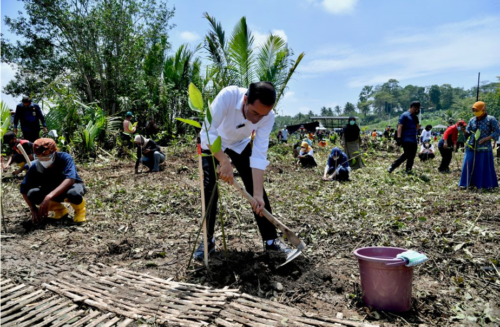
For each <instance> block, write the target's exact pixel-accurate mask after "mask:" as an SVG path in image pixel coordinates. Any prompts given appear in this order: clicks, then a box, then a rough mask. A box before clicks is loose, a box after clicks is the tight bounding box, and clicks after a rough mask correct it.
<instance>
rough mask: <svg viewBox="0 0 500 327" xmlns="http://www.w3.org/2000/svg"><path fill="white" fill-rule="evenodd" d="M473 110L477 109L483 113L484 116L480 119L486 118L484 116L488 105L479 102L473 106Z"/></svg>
mask: <svg viewBox="0 0 500 327" xmlns="http://www.w3.org/2000/svg"><path fill="white" fill-rule="evenodd" d="M472 108H473V109H477V110H479V111H480V112H482V114H481V115H480V116H479V117H481V116H484V114H485V113H486V103H484V102H483V101H478V102H476V103H474V104H473V105H472ZM476 117H477V116H476Z"/></svg>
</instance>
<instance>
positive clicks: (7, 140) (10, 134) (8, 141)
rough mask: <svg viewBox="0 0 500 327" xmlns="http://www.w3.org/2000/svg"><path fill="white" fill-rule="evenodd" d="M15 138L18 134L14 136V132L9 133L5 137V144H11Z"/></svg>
mask: <svg viewBox="0 0 500 327" xmlns="http://www.w3.org/2000/svg"><path fill="white" fill-rule="evenodd" d="M15 138H16V134H14V132H7V133H5V135H4V136H3V143H10V141H12V140H13V139H15Z"/></svg>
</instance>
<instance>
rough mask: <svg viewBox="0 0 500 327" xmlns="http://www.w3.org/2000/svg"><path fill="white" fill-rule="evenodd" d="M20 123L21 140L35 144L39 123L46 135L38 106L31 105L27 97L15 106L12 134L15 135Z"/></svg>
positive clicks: (42, 117) (38, 136)
mask: <svg viewBox="0 0 500 327" xmlns="http://www.w3.org/2000/svg"><path fill="white" fill-rule="evenodd" d="M19 122H20V123H21V131H22V132H23V138H24V139H26V140H28V141H30V142H35V141H36V140H37V139H39V138H40V122H41V123H42V125H43V131H44V132H45V133H47V125H46V124H45V117H44V116H43V113H42V110H41V109H40V106H38V104H36V103H32V102H31V99H30V97H29V96H24V97H23V99H22V102H21V103H20V104H18V105H17V107H16V113H15V115H14V133H15V134H17V124H19Z"/></svg>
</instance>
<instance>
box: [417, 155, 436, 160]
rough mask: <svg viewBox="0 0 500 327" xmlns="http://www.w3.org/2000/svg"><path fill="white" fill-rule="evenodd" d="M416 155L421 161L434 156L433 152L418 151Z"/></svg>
mask: <svg viewBox="0 0 500 327" xmlns="http://www.w3.org/2000/svg"><path fill="white" fill-rule="evenodd" d="M418 157H419V158H420V160H421V161H427V160H429V159H434V158H435V157H436V156H435V155H434V153H419V154H418Z"/></svg>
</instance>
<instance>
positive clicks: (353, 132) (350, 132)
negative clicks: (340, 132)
mask: <svg viewBox="0 0 500 327" xmlns="http://www.w3.org/2000/svg"><path fill="white" fill-rule="evenodd" d="M351 120H354V121H356V117H354V116H351V117H349V120H348V121H347V125H346V126H345V127H344V137H345V140H346V142H353V141H357V140H358V139H359V132H360V129H359V126H358V124H354V125H351V124H350V123H349V122H350V121H351Z"/></svg>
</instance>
